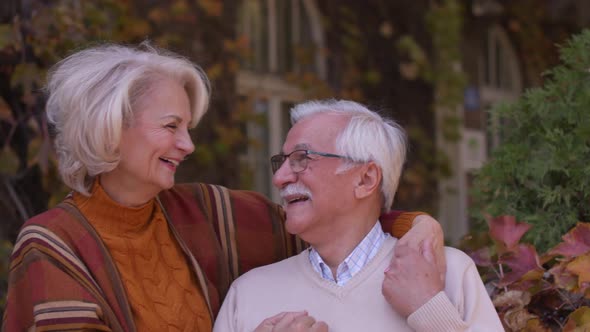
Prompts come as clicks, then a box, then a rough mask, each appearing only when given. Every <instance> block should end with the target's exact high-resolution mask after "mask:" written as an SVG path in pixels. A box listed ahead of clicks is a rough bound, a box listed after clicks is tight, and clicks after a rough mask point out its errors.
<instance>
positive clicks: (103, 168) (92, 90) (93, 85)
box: [46, 42, 210, 195]
mask: <svg viewBox="0 0 590 332" xmlns="http://www.w3.org/2000/svg"><path fill="white" fill-rule="evenodd" d="M163 78H168V79H172V80H174V81H176V82H178V83H179V84H180V85H181V86H183V87H184V90H185V91H186V93H187V95H188V98H189V102H190V107H191V115H192V117H191V123H190V125H191V127H194V126H196V125H197V123H198V122H199V120H200V119H201V117H202V116H203V115H204V114H205V112H206V110H207V106H208V103H209V91H210V88H209V80H208V79H207V76H206V75H205V73H204V72H203V70H202V69H201V68H199V67H198V66H196V65H195V64H193V63H192V62H190V61H189V60H187V59H185V58H183V57H181V56H179V55H176V54H174V53H171V52H169V51H165V50H161V49H156V48H155V47H153V46H150V45H149V43H147V42H144V43H142V44H141V45H139V46H138V47H128V46H121V45H115V44H105V45H101V46H97V47H92V48H88V49H85V50H82V51H79V52H76V53H74V54H72V55H70V56H68V57H67V58H65V59H63V60H61V61H60V62H58V63H57V64H56V65H54V66H53V67H52V68H51V69H50V71H49V73H48V78H47V86H46V91H47V93H48V95H49V97H48V100H47V105H46V111H47V118H48V120H49V123H50V124H51V125H52V126H53V130H54V133H55V146H56V150H57V156H58V162H59V173H60V175H61V177H62V179H63V181H64V182H65V184H66V185H68V186H69V187H70V188H72V189H74V190H76V191H78V192H80V193H82V194H85V195H89V189H90V187H91V185H92V182H93V180H94V178H95V177H96V176H97V175H99V174H101V173H105V172H109V171H111V170H113V169H115V168H116V167H117V165H118V164H119V161H120V155H119V143H120V140H121V134H122V131H123V128H124V127H125V126H128V125H130V123H131V122H132V121H133V116H134V112H136V111H137V110H136V109H134V108H136V107H135V106H136V105H137V103H138V101H139V100H140V99H142V98H143V97H144V96H146V95H147V94H148V93H149V92H150V89H151V88H152V86H153V85H154V84H155V83H156V82H158V81H159V80H161V79H163Z"/></svg>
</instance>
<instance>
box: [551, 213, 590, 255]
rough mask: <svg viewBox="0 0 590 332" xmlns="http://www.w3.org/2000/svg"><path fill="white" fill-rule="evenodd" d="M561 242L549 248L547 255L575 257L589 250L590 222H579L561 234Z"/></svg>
mask: <svg viewBox="0 0 590 332" xmlns="http://www.w3.org/2000/svg"><path fill="white" fill-rule="evenodd" d="M562 239H563V242H562V243H560V244H558V245H557V246H555V247H554V248H553V249H551V250H549V252H548V254H549V255H562V256H565V257H576V256H579V255H582V254H585V253H587V252H588V251H590V223H581V222H579V223H578V224H577V225H576V227H574V228H573V229H572V230H570V231H569V232H567V233H566V234H565V235H564V236H562Z"/></svg>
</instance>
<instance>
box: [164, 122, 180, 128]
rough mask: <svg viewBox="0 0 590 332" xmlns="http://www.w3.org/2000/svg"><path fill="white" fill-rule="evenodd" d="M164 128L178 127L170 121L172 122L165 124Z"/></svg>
mask: <svg viewBox="0 0 590 332" xmlns="http://www.w3.org/2000/svg"><path fill="white" fill-rule="evenodd" d="M166 128H170V129H176V128H178V126H177V125H176V124H174V123H172V124H168V125H166Z"/></svg>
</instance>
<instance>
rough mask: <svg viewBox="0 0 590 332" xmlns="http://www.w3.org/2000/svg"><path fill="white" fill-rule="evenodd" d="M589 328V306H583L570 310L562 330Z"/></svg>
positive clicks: (586, 329)
mask: <svg viewBox="0 0 590 332" xmlns="http://www.w3.org/2000/svg"><path fill="white" fill-rule="evenodd" d="M588 329H590V308H589V307H586V306H583V307H580V308H578V309H576V311H574V312H572V313H571V314H570V315H569V317H568V319H567V323H566V324H565V326H564V327H563V331H580V332H582V331H588Z"/></svg>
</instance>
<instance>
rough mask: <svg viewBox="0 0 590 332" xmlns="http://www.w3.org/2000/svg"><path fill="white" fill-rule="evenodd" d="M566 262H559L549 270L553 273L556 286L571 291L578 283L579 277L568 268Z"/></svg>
mask: <svg viewBox="0 0 590 332" xmlns="http://www.w3.org/2000/svg"><path fill="white" fill-rule="evenodd" d="M565 267H566V264H558V265H555V266H554V267H552V268H551V269H550V270H549V273H551V275H553V280H554V282H555V286H556V287H559V288H563V289H565V290H568V291H571V290H573V289H574V288H575V287H576V286H577V284H578V278H577V277H576V276H574V275H572V274H571V273H570V272H568V271H567V270H566V268H565Z"/></svg>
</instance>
